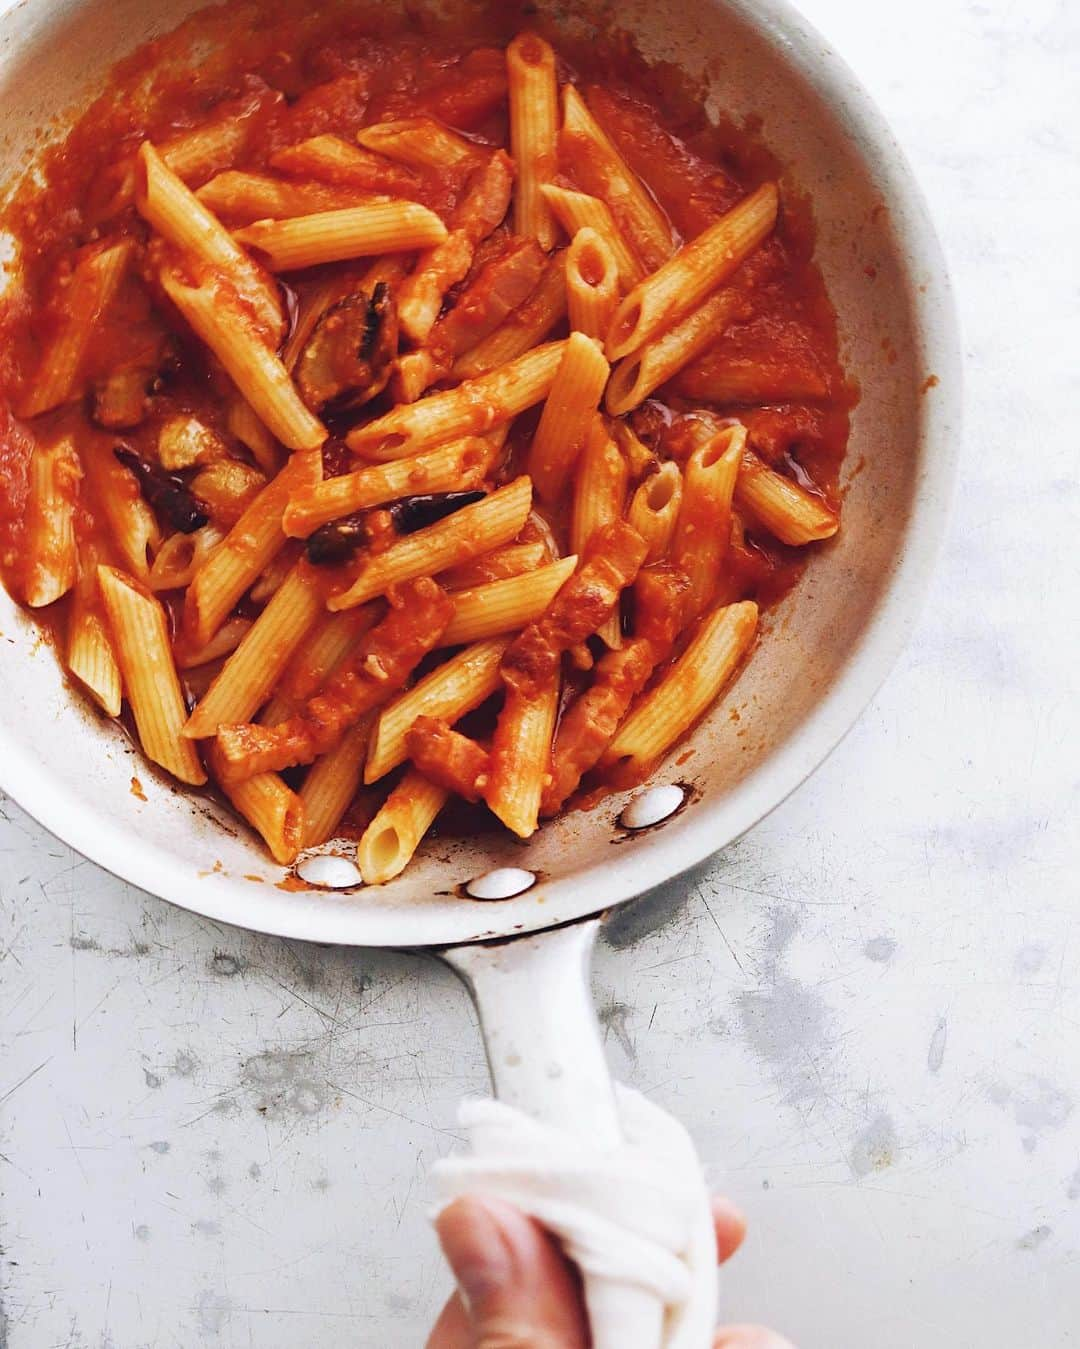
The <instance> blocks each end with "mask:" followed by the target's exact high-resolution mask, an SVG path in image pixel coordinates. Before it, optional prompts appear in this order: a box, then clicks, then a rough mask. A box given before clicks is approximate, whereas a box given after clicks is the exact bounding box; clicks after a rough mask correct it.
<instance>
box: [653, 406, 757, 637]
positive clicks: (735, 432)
mask: <svg viewBox="0 0 1080 1349" xmlns="http://www.w3.org/2000/svg"><path fill="white" fill-rule="evenodd" d="M745 446H746V427H745V426H738V425H736V426H728V427H724V428H723V430H721V431H718V432H717V433H716V435H714V436H711V437H710V438H709V439H708V440H707V441H705V443H704V444H703V445H699V446H698V447H697V449H695V450H694V452H693V454H691V456H690V458H689V459H688V460H687V461H686V467H685V469H684V470H683V492H682V504H681V506H680V509H679V519H678V523H677V524H676V526H675V537H674V539H673V540H672V545H671V559H672V561H673V562H674V564H675V565H676V566H677V567H678V568H679V569H680V570H681V571H683V572H685V574H686V575H687V576H688V577H689V578H690V592H689V595H688V597H687V602H686V617H687V620H690V619H693V618H696V617H697V616H698V614H700V613H702V612H703V611H704V610H705V609H706V608H707V607H708V606H709V604H711V603H712V600H713V598H714V597H715V595H716V589H717V585H718V584H719V581H720V569H721V566H722V564H723V560H724V555H725V553H726V552H727V548H728V540H729V539H730V537H731V500H732V494H733V493H734V491H735V480H736V478H737V477H738V475H739V464H740V461H741V460H742V456H743V451H744V448H745Z"/></svg>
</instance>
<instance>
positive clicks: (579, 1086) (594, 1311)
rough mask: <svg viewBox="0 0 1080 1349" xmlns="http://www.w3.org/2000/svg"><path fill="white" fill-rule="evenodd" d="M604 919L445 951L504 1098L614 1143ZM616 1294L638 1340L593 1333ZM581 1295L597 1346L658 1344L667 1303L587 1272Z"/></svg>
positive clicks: (633, 1348) (650, 1348) (649, 1347)
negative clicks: (593, 973)
mask: <svg viewBox="0 0 1080 1349" xmlns="http://www.w3.org/2000/svg"><path fill="white" fill-rule="evenodd" d="M600 922H601V919H600V918H599V917H595V918H586V919H583V920H582V921H580V922H577V923H571V924H568V925H567V926H565V927H560V928H554V929H551V930H550V931H547V932H541V933H538V934H536V935H535V936H531V937H517V938H513V939H511V940H509V941H501V942H490V943H482V944H478V945H474V946H457V947H452V948H450V949H448V950H445V951H442V952H440V953H439V954H440V955H441V956H442V958H443V959H444V960H445V961H446V962H447V964H449V965H450V966H451V968H452V969H454V970H455V971H456V972H457V973H458V974H459V975H460V976H461V978H462V979H463V980H464V981H465V984H466V986H467V987H468V989H469V992H470V993H471V994H472V998H473V1001H474V1002H475V1004H476V1010H477V1014H478V1016H479V1018H480V1029H481V1032H482V1033H483V1036H484V1047H485V1049H486V1051H487V1059H488V1066H489V1067H490V1069H491V1077H492V1081H493V1083H494V1086H495V1094H496V1096H497V1097H498V1098H499V1100H501V1101H505V1102H506V1103H507V1104H508V1105H512V1106H515V1107H516V1108H518V1109H519V1110H523V1111H525V1112H526V1113H527V1114H529V1115H532V1116H533V1117H534V1118H535V1119H538V1120H541V1121H542V1122H544V1123H548V1124H554V1125H558V1126H559V1127H560V1128H562V1129H572V1130H574V1131H575V1132H578V1133H580V1134H581V1136H582V1137H583V1138H588V1139H589V1140H590V1141H591V1142H593V1143H599V1144H603V1143H605V1142H609V1143H611V1144H612V1145H615V1144H617V1143H619V1142H620V1141H621V1139H620V1132H619V1122H618V1116H617V1114H616V1111H615V1097H614V1092H613V1089H612V1083H611V1074H610V1072H609V1070H608V1065H607V1060H606V1059H605V1057H604V1050H603V1046H602V1043H601V1039H600V1027H599V1024H598V1022H597V1019H596V1010H595V1008H594V1006H593V1001H592V996H591V994H590V991H589V965H590V959H591V956H592V950H593V946H594V945H595V942H596V934H597V932H598V931H599V929H600ZM610 1298H618V1300H619V1304H620V1312H621V1315H620V1318H619V1319H620V1321H621V1322H622V1323H623V1324H624V1325H625V1324H627V1323H629V1324H631V1325H633V1326H634V1327H635V1331H636V1334H635V1338H634V1342H633V1344H630V1343H628V1342H627V1340H626V1337H625V1335H623V1336H620V1339H619V1343H618V1344H609V1343H604V1341H603V1340H602V1339H599V1338H597V1332H596V1327H600V1326H603V1325H605V1324H611V1318H609V1317H608V1316H607V1315H606V1314H605V1312H604V1308H605V1306H606V1302H607V1299H610ZM629 1299H634V1301H635V1305H634V1307H633V1308H630V1307H628V1306H627V1302H628V1300H629ZM585 1302H586V1306H587V1308H588V1311H589V1320H590V1323H591V1324H592V1326H593V1327H594V1330H593V1349H658V1346H659V1345H660V1343H661V1336H662V1324H663V1316H664V1309H663V1307H662V1306H661V1305H660V1303H659V1302H658V1301H657V1300H656V1298H654V1297H653V1296H652V1295H651V1294H650V1293H648V1292H645V1291H644V1290H640V1289H627V1288H626V1287H625V1286H623V1285H615V1284H611V1283H608V1282H607V1281H606V1280H602V1279H588V1280H587V1281H586V1287H585ZM638 1303H639V1304H640V1305H637V1304H638Z"/></svg>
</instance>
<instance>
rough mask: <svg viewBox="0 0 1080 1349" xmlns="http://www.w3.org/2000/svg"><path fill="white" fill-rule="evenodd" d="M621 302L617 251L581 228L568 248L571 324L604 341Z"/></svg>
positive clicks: (567, 285)
mask: <svg viewBox="0 0 1080 1349" xmlns="http://www.w3.org/2000/svg"><path fill="white" fill-rule="evenodd" d="M618 303H619V271H618V266H617V264H616V262H615V254H614V253H613V252H612V251H611V249H610V247H609V246H608V244H607V243H606V242H605V240H604V237H603V235H601V234H598V233H597V232H596V230H594V229H589V228H587V227H586V228H583V229H580V230H578V232H577V233H576V234H575V235H574V237H573V239H572V240H571V242H570V247H569V248H568V249H567V250H566V305H567V309H568V310H569V313H570V327H571V328H573V329H575V330H576V331H577V332H581V333H584V334H585V336H586V337H592V338H595V339H597V340H598V341H600V342H602V341H603V340H604V338H605V337H606V336H607V331H608V328H609V327H610V326H611V317H612V315H613V314H614V313H615V309H616V307H617V306H618Z"/></svg>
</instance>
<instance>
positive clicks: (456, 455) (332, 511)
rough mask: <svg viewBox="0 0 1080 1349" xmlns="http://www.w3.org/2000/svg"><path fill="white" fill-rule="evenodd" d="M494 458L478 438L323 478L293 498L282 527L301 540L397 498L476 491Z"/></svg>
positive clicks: (439, 446)
mask: <svg viewBox="0 0 1080 1349" xmlns="http://www.w3.org/2000/svg"><path fill="white" fill-rule="evenodd" d="M495 454H496V450H495V448H494V447H493V446H492V444H491V442H490V441H489V440H487V439H485V438H484V437H483V436H466V437H465V438H464V439H462V440H452V441H450V442H449V443H447V444H446V445H437V446H436V447H435V449H433V450H425V451H424V452H423V453H421V454H416V455H412V456H410V457H409V458H408V459H392V460H391V461H390V462H389V463H386V464H371V465H368V466H367V467H365V468H361V469H357V470H356V472H354V473H343V474H342V475H341V476H340V477H337V478H325V479H324V480H323V481H322V482H318V483H315V484H313V485H311V486H309V487H305V488H302V489H301V490H299V491H297V492H294V493H293V495H292V496H291V497H290V498H289V504H288V506H287V507H286V508H285V515H284V518H283V520H282V528H283V529H284V530H285V533H286V534H288V535H289V537H290V538H294V539H306V538H307V536H308V535H309V534H311V533H312V532H313V531H314V530H316V529H318V528H319V526H320V525H325V524H328V523H329V522H330V521H331V520H337V519H340V517H341V516H343V515H351V514H352V513H353V512H355V511H364V510H370V509H371V508H372V506H380V505H382V504H383V503H384V502H387V501H395V500H397V498H398V497H404V496H412V495H415V494H417V493H424V492H460V491H466V490H468V489H469V488H473V487H478V486H479V485H480V484H481V483H482V482H483V480H484V477H485V475H486V474H487V472H488V470H489V469H490V467H491V463H492V460H493V458H494V457H495Z"/></svg>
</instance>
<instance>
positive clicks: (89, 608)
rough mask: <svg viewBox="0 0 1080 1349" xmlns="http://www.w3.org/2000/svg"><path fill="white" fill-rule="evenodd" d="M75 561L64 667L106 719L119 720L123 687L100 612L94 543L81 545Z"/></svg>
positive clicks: (110, 641) (96, 557)
mask: <svg viewBox="0 0 1080 1349" xmlns="http://www.w3.org/2000/svg"><path fill="white" fill-rule="evenodd" d="M78 562H79V566H78V578H77V580H76V584H75V591H74V596H73V603H72V606H71V616H70V620H69V623H68V631H67V648H66V653H65V660H66V663H67V668H68V670H69V671H70V673H71V674H73V675H74V676H75V678H76V679H77V680H78V681H79V683H80V684H82V686H83V688H85V689H86V691H87V693H89V694H90V696H91V698H93V700H94V701H95V702H96V703H97V705H98V706H99V707H100V708H101V710H102V711H103V712H104V713H105V715H106V716H107V717H118V716H119V715H120V708H121V704H122V702H123V685H122V681H121V677H120V665H119V663H118V662H117V659H116V651H115V649H114V648H113V642H112V637H111V635H110V633H109V629H108V624H107V622H106V620H105V618H104V616H103V615H102V613H101V612H100V596H99V594H98V577H97V569H98V554H97V549H96V548H95V547H94V546H93V544H81V545H80V547H79V559H78Z"/></svg>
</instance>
